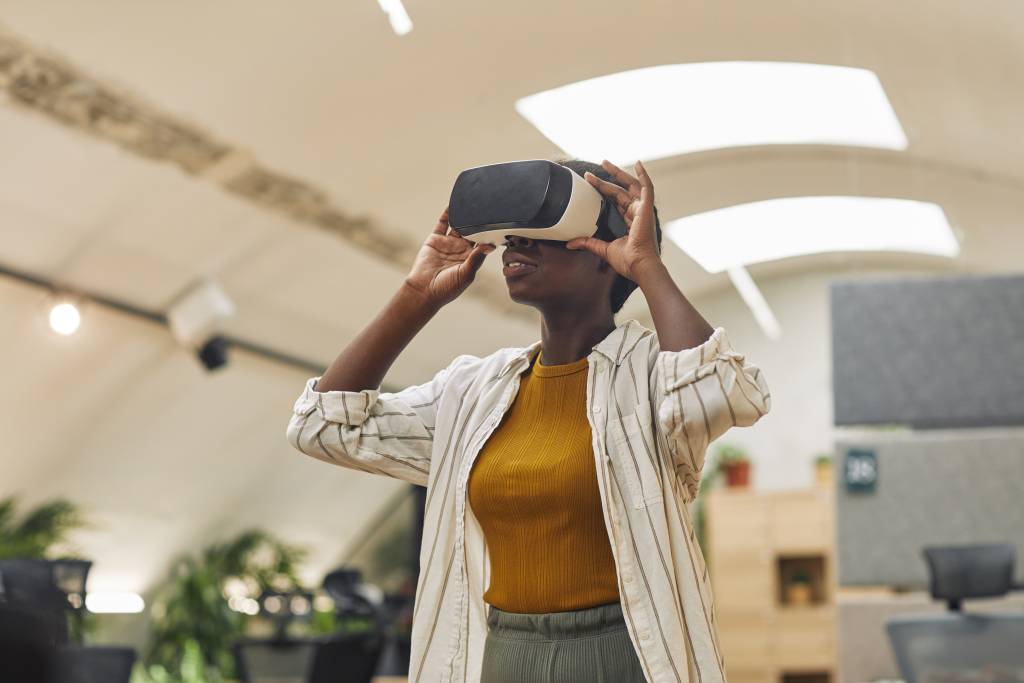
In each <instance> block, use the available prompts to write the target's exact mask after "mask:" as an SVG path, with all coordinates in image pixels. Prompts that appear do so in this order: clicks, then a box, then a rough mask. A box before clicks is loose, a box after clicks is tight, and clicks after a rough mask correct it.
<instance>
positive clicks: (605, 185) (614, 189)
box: [583, 171, 633, 214]
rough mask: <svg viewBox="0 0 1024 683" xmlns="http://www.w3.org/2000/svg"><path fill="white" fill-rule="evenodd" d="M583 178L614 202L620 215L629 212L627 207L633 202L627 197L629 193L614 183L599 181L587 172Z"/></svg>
mask: <svg viewBox="0 0 1024 683" xmlns="http://www.w3.org/2000/svg"><path fill="white" fill-rule="evenodd" d="M583 177H584V178H586V179H587V181H588V182H589V183H590V184H591V185H593V186H594V189H596V190H597V191H598V192H600V193H601V194H602V195H603V196H605V197H607V198H608V199H611V200H612V201H613V202H615V205H616V206H618V207H619V212H620V213H623V214H625V213H626V212H627V211H628V210H629V205H630V203H631V202H632V201H633V200H632V198H631V197H630V196H629V193H628V192H626V191H625V190H624V189H622V188H621V187H619V186H618V185H616V184H615V183H609V182H608V181H607V180H601V179H600V178H598V177H597V176H596V175H594V174H593V173H591V172H590V171H587V172H586V174H584V176H583Z"/></svg>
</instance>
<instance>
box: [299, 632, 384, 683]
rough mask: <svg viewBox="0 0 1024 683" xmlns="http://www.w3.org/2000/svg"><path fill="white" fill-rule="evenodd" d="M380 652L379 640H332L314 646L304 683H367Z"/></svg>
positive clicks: (380, 639)
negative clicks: (311, 663)
mask: <svg viewBox="0 0 1024 683" xmlns="http://www.w3.org/2000/svg"><path fill="white" fill-rule="evenodd" d="M382 649H383V639H382V638H379V637H365V638H364V637H352V636H347V637H333V638H330V639H325V640H321V641H320V642H319V643H318V644H317V649H316V658H315V660H314V662H313V669H312V671H311V672H310V677H309V681H308V682H307V683H370V681H371V680H372V679H373V674H374V672H375V671H376V670H377V662H378V661H379V660H380V653H381V650H382Z"/></svg>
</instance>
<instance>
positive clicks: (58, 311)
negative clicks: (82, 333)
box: [50, 301, 82, 335]
mask: <svg viewBox="0 0 1024 683" xmlns="http://www.w3.org/2000/svg"><path fill="white" fill-rule="evenodd" d="M81 324H82V316H81V315H80V314H79V312H78V309H77V308H75V305H74V304H71V303H68V302H66V301H65V302H63V303H59V304H57V305H56V306H54V307H53V308H52V309H51V310H50V327H52V328H53V331H54V332H56V333H58V334H63V335H69V334H74V333H75V331H77V330H78V326H79V325H81Z"/></svg>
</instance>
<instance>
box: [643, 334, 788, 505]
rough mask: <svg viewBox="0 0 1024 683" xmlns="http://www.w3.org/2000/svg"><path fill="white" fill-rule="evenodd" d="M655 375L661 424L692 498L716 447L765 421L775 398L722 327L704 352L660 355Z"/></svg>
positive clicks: (703, 347)
mask: <svg viewBox="0 0 1024 683" xmlns="http://www.w3.org/2000/svg"><path fill="white" fill-rule="evenodd" d="M654 374H655V377H654V381H655V386H656V387H657V393H658V395H659V397H660V403H659V405H658V424H659V427H660V428H661V429H662V430H664V433H665V436H666V441H667V442H668V446H669V450H670V454H671V456H672V458H673V464H674V466H675V467H676V470H677V472H679V473H680V474H682V475H683V480H684V483H685V486H686V489H687V492H688V493H689V494H690V496H691V498H692V497H695V496H696V495H697V491H698V490H699V488H700V476H701V471H702V469H703V467H704V457H705V454H706V452H707V449H708V446H709V445H710V444H711V442H712V441H714V440H715V439H717V438H718V437H720V436H721V435H722V434H724V433H725V432H726V431H728V430H729V429H730V428H732V427H749V426H750V425H752V424H754V423H755V422H757V421H758V420H759V419H761V418H762V417H763V416H764V415H765V414H766V413H768V411H769V410H771V394H770V393H769V391H768V385H767V383H766V382H765V378H764V373H763V372H761V369H760V368H758V367H757V366H756V365H754V364H752V363H749V362H747V360H746V358H744V356H743V355H742V354H739V353H736V352H735V351H734V350H733V349H732V346H731V345H730V344H729V339H728V337H727V335H726V333H725V329H723V328H721V327H719V328H716V329H715V331H714V332H713V333H712V335H711V336H710V337H709V338H708V339H707V341H705V342H704V343H703V344H701V345H700V346H697V347H694V348H691V349H683V350H682V351H658V352H657V357H656V359H655V362H654Z"/></svg>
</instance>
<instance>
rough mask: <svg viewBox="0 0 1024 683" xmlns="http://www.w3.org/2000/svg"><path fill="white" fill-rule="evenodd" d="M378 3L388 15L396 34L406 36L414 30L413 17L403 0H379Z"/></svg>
mask: <svg viewBox="0 0 1024 683" xmlns="http://www.w3.org/2000/svg"><path fill="white" fill-rule="evenodd" d="M377 4H378V5H380V8H381V9H382V10H384V13H385V14H387V15H388V20H389V21H390V22H391V29H392V30H393V31H394V32H395V33H396V34H398V35H400V36H404V35H405V34H406V33H408V32H409V31H411V30H412V19H410V18H409V13H408V12H406V11H405V5H403V4H402V0H377Z"/></svg>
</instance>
